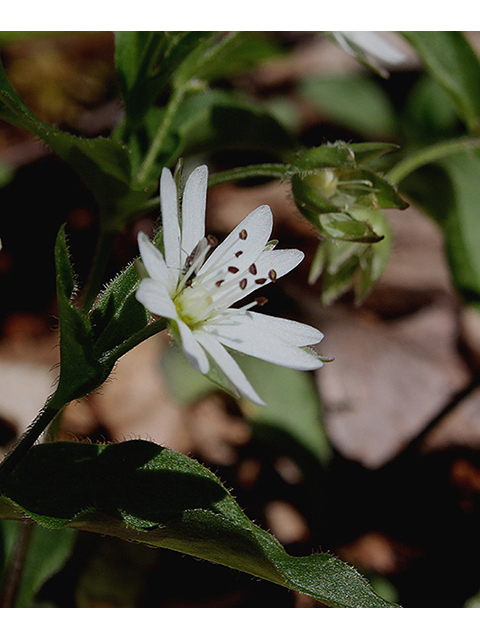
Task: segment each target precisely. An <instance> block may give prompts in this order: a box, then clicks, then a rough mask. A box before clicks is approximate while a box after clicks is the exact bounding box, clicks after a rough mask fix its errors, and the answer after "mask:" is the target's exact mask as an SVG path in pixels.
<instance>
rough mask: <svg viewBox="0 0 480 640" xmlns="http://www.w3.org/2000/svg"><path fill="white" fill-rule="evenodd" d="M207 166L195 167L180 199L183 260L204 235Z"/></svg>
mask: <svg viewBox="0 0 480 640" xmlns="http://www.w3.org/2000/svg"><path fill="white" fill-rule="evenodd" d="M207 183H208V168H207V166H206V165H202V166H201V167H197V168H196V169H195V170H194V171H192V173H191V174H190V177H189V178H188V180H187V184H186V185H185V191H184V192H183V200H182V247H181V250H182V256H183V259H184V260H185V259H186V258H187V256H189V255H190V254H191V253H192V251H193V250H194V249H195V247H196V246H197V244H198V243H199V242H200V240H201V239H202V238H203V237H204V236H205V207H206V201H207Z"/></svg>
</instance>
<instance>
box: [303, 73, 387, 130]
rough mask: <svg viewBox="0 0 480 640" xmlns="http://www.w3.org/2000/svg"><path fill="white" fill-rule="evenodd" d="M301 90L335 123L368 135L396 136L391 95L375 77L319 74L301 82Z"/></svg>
mask: <svg viewBox="0 0 480 640" xmlns="http://www.w3.org/2000/svg"><path fill="white" fill-rule="evenodd" d="M299 89H300V93H301V95H303V96H304V97H305V98H306V99H307V100H308V101H309V102H311V103H312V104H313V105H314V106H315V107H316V108H317V109H318V111H319V112H320V113H321V114H322V115H323V116H325V117H326V118H328V119H329V120H330V121H331V122H334V123H335V124H338V125H340V126H342V127H346V128H348V129H350V130H351V131H355V132H357V133H360V134H361V135H362V136H364V137H365V138H372V137H373V138H390V139H391V138H395V136H396V134H397V124H396V122H397V120H396V116H395V112H394V110H393V107H392V104H391V102H390V100H389V98H388V96H387V94H386V93H385V92H384V91H383V90H382V89H381V88H380V86H379V85H378V84H377V83H376V82H375V81H373V80H370V79H368V78H365V77H362V76H358V75H354V76H353V75H352V76H345V77H338V76H335V77H315V78H308V79H306V80H304V81H302V82H301V84H300V87H299Z"/></svg>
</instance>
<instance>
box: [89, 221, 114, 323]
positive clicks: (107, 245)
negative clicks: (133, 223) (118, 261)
mask: <svg viewBox="0 0 480 640" xmlns="http://www.w3.org/2000/svg"><path fill="white" fill-rule="evenodd" d="M115 237H116V233H115V232H114V231H101V232H100V235H99V237H98V240H97V247H96V249H95V256H94V258H93V263H92V267H91V269H90V274H89V277H88V281H87V284H86V286H85V291H84V294H83V300H82V307H83V309H84V310H85V312H88V311H89V310H90V307H91V306H92V304H93V303H94V301H95V298H96V297H97V295H98V292H99V291H100V289H101V287H102V285H103V278H104V274H105V269H106V267H107V264H108V261H109V259H110V254H111V252H112V249H113V244H114V242H115Z"/></svg>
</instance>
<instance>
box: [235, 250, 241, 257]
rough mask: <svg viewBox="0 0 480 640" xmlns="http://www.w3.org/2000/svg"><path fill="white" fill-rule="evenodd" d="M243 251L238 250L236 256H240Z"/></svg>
mask: <svg viewBox="0 0 480 640" xmlns="http://www.w3.org/2000/svg"><path fill="white" fill-rule="evenodd" d="M242 253H243V251H237V253H236V254H235V257H236V258H239V257H240V256H241V255H242Z"/></svg>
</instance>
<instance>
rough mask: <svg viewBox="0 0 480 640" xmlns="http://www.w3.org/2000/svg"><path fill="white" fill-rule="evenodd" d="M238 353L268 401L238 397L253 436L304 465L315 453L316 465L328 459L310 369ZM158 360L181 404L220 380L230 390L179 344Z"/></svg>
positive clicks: (205, 392)
mask: <svg viewBox="0 0 480 640" xmlns="http://www.w3.org/2000/svg"><path fill="white" fill-rule="evenodd" d="M234 357H235V359H236V361H237V363H238V365H239V366H240V367H241V369H242V370H243V372H244V373H245V375H246V376H247V378H248V380H249V381H250V382H251V384H252V385H253V388H254V389H255V390H256V391H257V393H258V394H259V396H260V397H261V398H262V400H263V401H264V402H266V406H264V407H262V406H259V405H255V404H253V403H252V402H249V401H248V400H246V399H245V398H242V399H240V400H239V406H240V409H241V411H242V413H243V415H244V416H245V418H246V419H247V420H248V421H249V423H250V425H251V428H252V433H253V437H254V438H258V439H262V440H265V441H268V443H269V445H270V446H271V448H272V449H273V450H275V449H277V450H278V449H279V447H281V449H282V451H283V452H284V453H286V454H287V455H290V457H292V458H293V459H294V460H295V461H296V462H297V463H298V465H299V466H300V467H303V466H304V465H303V462H304V461H306V462H307V464H308V463H310V459H311V458H313V459H315V461H316V464H317V465H318V463H320V464H322V465H323V464H325V463H326V462H327V461H328V460H329V459H330V455H331V448H330V444H329V442H328V440H327V438H326V435H325V432H324V429H323V425H322V421H321V417H320V413H321V412H320V400H319V397H318V392H317V390H316V387H315V384H314V383H313V380H312V377H311V375H310V373H309V372H306V371H296V370H294V369H287V368H286V367H280V366H279V365H275V364H271V363H270V362H265V361H264V360H259V359H258V358H253V357H251V356H246V355H243V354H242V355H238V354H237V355H236V354H234ZM160 365H161V368H162V372H163V374H164V376H165V379H166V381H167V384H168V386H169V390H170V392H171V393H172V395H173V396H174V397H175V398H176V399H177V400H178V401H179V402H181V403H182V404H191V403H194V402H196V401H198V400H199V399H201V398H202V397H204V396H206V395H209V394H211V393H215V392H216V391H218V386H221V387H222V388H224V389H225V390H227V391H229V389H228V387H227V388H226V385H225V383H224V381H223V380H215V382H213V381H212V379H208V378H207V377H206V376H203V375H202V374H201V373H199V372H198V371H197V370H196V369H194V368H193V367H192V366H191V365H190V364H189V363H188V361H187V359H186V358H185V356H184V355H183V353H182V352H181V350H180V349H179V348H178V347H176V345H175V346H172V347H170V348H169V349H166V350H165V351H164V352H163V353H162V357H161V361H160ZM219 383H220V384H219ZM222 383H223V384H222ZM317 470H318V467H317Z"/></svg>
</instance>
